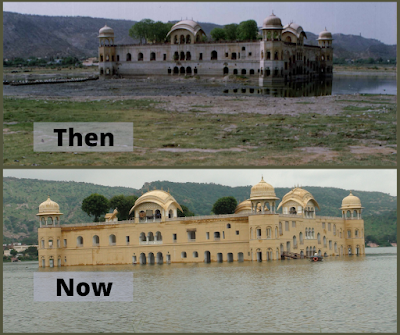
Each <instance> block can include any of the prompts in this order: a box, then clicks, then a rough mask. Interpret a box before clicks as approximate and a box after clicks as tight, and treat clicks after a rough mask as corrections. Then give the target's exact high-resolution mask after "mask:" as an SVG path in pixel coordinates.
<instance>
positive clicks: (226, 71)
mask: <svg viewBox="0 0 400 335" xmlns="http://www.w3.org/2000/svg"><path fill="white" fill-rule="evenodd" d="M224 74H229V69H228V68H227V67H226V66H225V67H224Z"/></svg>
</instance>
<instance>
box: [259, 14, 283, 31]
mask: <svg viewBox="0 0 400 335" xmlns="http://www.w3.org/2000/svg"><path fill="white" fill-rule="evenodd" d="M282 28H283V27H282V22H281V19H280V18H279V17H277V16H275V15H274V14H271V15H270V16H268V17H267V18H265V19H264V21H263V26H262V29H282Z"/></svg>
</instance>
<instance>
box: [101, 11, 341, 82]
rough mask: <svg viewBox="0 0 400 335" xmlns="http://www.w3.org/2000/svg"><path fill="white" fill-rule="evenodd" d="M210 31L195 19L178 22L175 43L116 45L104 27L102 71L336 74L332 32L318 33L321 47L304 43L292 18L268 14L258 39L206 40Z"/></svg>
mask: <svg viewBox="0 0 400 335" xmlns="http://www.w3.org/2000/svg"><path fill="white" fill-rule="evenodd" d="M203 36H205V33H204V31H203V29H202V28H201V26H200V25H199V24H198V23H197V22H194V21H191V20H184V21H180V22H178V23H176V24H175V25H174V26H173V27H172V28H171V30H170V31H169V33H168V34H167V36H166V40H169V41H170V42H166V43H158V44H144V45H140V44H132V45H115V44H114V31H113V29H112V28H110V27H108V26H107V25H105V26H104V27H103V28H101V29H100V31H99V36H98V38H99V75H100V77H101V78H107V77H112V76H114V75H117V76H122V77H130V76H148V75H172V76H173V75H186V76H193V75H200V76H226V75H231V74H233V75H246V76H250V77H252V76H258V78H259V79H260V82H261V83H262V82H267V83H268V82H284V81H294V80H302V81H304V80H310V79H313V78H319V77H330V76H332V64H333V48H332V41H333V38H332V34H331V33H330V32H328V31H326V29H325V30H324V31H322V32H321V33H320V34H319V37H318V46H312V45H305V44H304V39H307V35H306V33H305V32H304V30H303V28H302V27H301V26H299V25H298V24H295V23H293V22H291V23H289V24H288V25H286V26H283V25H282V23H281V19H280V18H278V17H277V16H275V15H274V14H272V15H270V16H268V17H267V18H266V19H265V20H264V22H263V26H262V28H261V34H260V39H259V40H258V41H243V42H204V41H203Z"/></svg>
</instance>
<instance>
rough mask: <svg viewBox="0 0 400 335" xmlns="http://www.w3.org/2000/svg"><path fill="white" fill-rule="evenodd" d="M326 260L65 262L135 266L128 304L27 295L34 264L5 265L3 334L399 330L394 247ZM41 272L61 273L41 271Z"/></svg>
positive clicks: (35, 268)
mask: <svg viewBox="0 0 400 335" xmlns="http://www.w3.org/2000/svg"><path fill="white" fill-rule="evenodd" d="M366 252H367V253H368V254H367V255H366V256H359V257H357V256H349V257H343V258H339V257H336V258H335V257H331V258H328V259H325V260H324V262H316V263H313V262H310V261H308V260H285V261H272V262H263V263H257V262H244V263H224V264H218V263H211V264H171V265H145V266H141V265H135V266H133V265H129V266H97V267H68V268H63V269H62V271H77V270H78V271H131V272H133V276H134V301H133V302H131V303H120V302H113V303H90V302H85V303H82V302H80V303H78V302H76V303H72V302H71V303H50V302H49V303H46V302H33V273H34V272H35V271H44V270H43V269H38V263H37V262H29V263H28V262H21V263H5V264H4V265H3V306H4V308H3V327H4V328H3V331H4V332H21V333H24V332H163V333H167V332H396V331H397V248H375V249H371V248H366ZM45 271H58V270H57V269H56V268H54V269H46V270H45Z"/></svg>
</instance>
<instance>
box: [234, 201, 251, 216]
mask: <svg viewBox="0 0 400 335" xmlns="http://www.w3.org/2000/svg"><path fill="white" fill-rule="evenodd" d="M245 212H249V213H250V212H251V201H250V200H245V201H242V202H241V203H240V204H238V205H237V206H236V208H235V214H239V213H245Z"/></svg>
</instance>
